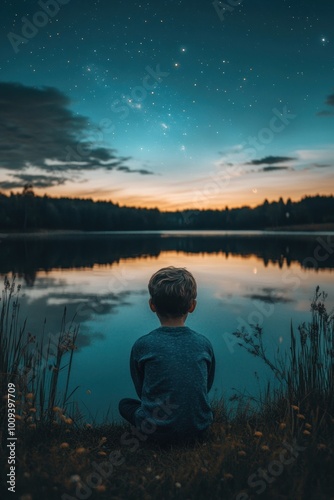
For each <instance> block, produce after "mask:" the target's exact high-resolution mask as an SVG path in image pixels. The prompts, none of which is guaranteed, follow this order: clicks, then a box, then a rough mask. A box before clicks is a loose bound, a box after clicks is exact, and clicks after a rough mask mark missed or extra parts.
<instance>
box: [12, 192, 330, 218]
mask: <svg viewBox="0 0 334 500" xmlns="http://www.w3.org/2000/svg"><path fill="white" fill-rule="evenodd" d="M50 191H56V189H52V190H50ZM57 191H59V189H57ZM12 192H13V193H15V194H19V193H21V192H22V189H20V190H12ZM34 192H35V194H36V196H41V197H43V196H48V197H49V198H53V199H61V198H69V199H72V200H75V199H81V200H92V201H94V202H100V201H101V202H108V203H113V204H118V205H119V206H120V207H127V208H139V209H158V210H159V211H160V212H171V213H172V212H177V211H183V210H225V208H226V207H228V208H229V209H235V208H241V207H245V206H247V207H249V208H255V207H257V206H259V205H262V204H263V203H264V201H265V200H268V202H269V203H272V202H277V201H279V199H280V198H282V199H283V201H284V203H286V202H287V200H288V199H290V200H291V201H292V202H298V201H300V200H301V199H302V198H304V197H306V196H333V195H334V193H333V189H331V188H330V187H329V186H328V187H327V189H325V188H323V189H321V190H320V189H319V188H317V187H315V188H314V189H308V190H307V192H305V190H304V189H303V188H302V187H301V188H300V189H296V190H295V193H294V194H292V193H291V192H285V193H284V195H282V194H276V193H272V194H269V192H268V193H267V195H266V194H262V196H261V195H258V196H255V195H254V194H253V193H252V195H253V196H252V195H249V198H246V197H243V196H238V195H235V196H233V198H234V199H235V201H227V200H226V201H224V202H222V203H220V204H217V203H214V202H213V201H212V202H211V203H210V200H207V201H206V202H205V201H202V202H201V201H200V202H199V203H197V204H196V203H194V202H192V203H187V202H184V203H178V204H175V203H172V202H170V203H168V201H167V200H161V199H160V201H157V200H155V199H152V200H150V199H149V198H147V197H141V196H138V195H137V196H136V197H126V196H115V197H113V198H111V197H110V195H109V196H108V195H106V194H105V195H102V196H101V194H100V195H94V194H92V193H88V194H85V193H84V192H81V193H80V192H79V193H73V190H71V191H67V190H65V189H64V190H63V191H62V192H53V193H51V192H45V191H43V190H42V189H38V188H34ZM230 198H231V196H230V197H229V199H230Z"/></svg>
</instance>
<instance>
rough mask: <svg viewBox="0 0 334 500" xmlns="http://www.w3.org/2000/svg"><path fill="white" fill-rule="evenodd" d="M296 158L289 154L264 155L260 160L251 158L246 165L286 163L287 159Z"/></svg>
mask: <svg viewBox="0 0 334 500" xmlns="http://www.w3.org/2000/svg"><path fill="white" fill-rule="evenodd" d="M295 159H296V158H292V157H290V156H265V157H264V158H261V159H260V160H252V161H251V162H249V163H247V164H246V165H265V164H266V165H273V164H275V163H286V162H287V161H292V160H295Z"/></svg>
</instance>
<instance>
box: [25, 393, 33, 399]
mask: <svg viewBox="0 0 334 500" xmlns="http://www.w3.org/2000/svg"><path fill="white" fill-rule="evenodd" d="M26 399H34V394H33V392H28V394H27V395H26Z"/></svg>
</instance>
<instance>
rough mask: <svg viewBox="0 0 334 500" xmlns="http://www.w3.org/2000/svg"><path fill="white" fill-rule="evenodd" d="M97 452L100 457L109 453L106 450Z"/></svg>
mask: <svg viewBox="0 0 334 500" xmlns="http://www.w3.org/2000/svg"><path fill="white" fill-rule="evenodd" d="M97 454H98V455H100V457H105V456H106V455H107V454H106V452H105V451H98V452H97Z"/></svg>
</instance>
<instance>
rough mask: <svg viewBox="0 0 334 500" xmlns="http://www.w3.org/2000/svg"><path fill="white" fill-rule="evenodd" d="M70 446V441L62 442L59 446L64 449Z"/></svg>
mask: <svg viewBox="0 0 334 500" xmlns="http://www.w3.org/2000/svg"><path fill="white" fill-rule="evenodd" d="M69 447H70V445H69V444H68V443H61V444H60V446H59V448H61V449H63V450H65V449H66V448H69Z"/></svg>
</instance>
